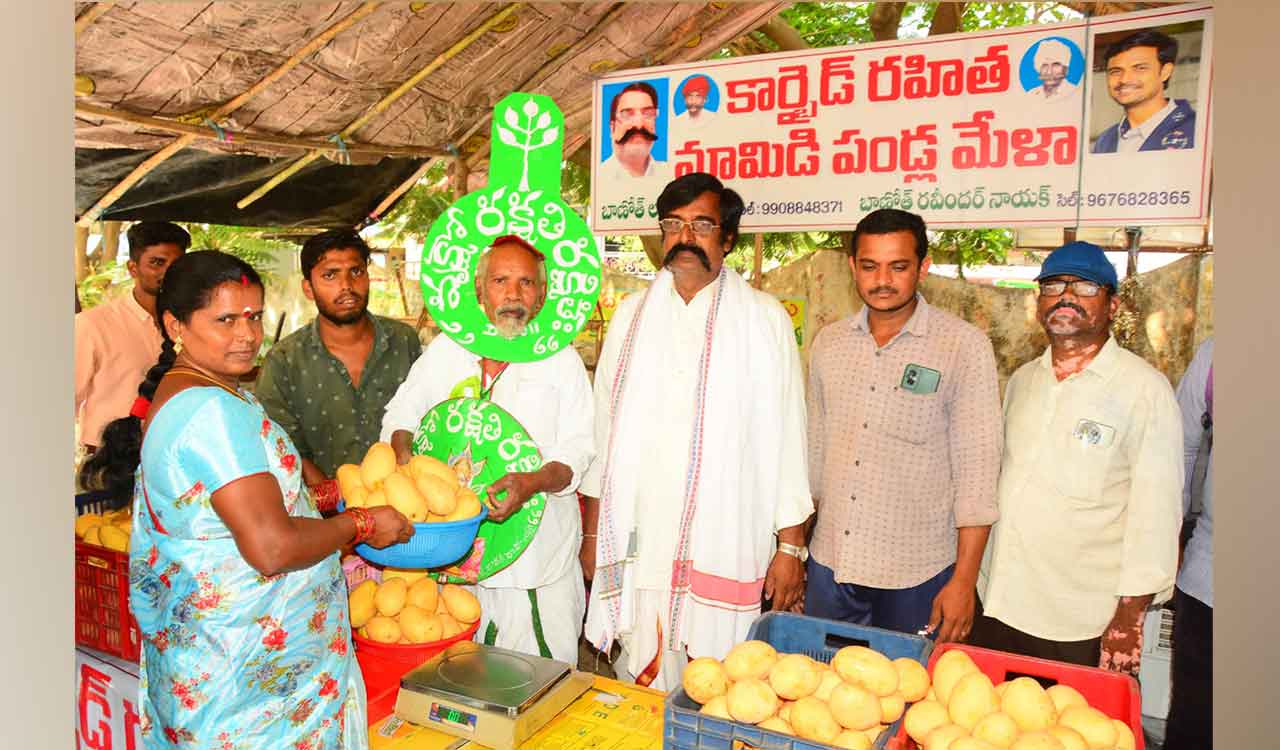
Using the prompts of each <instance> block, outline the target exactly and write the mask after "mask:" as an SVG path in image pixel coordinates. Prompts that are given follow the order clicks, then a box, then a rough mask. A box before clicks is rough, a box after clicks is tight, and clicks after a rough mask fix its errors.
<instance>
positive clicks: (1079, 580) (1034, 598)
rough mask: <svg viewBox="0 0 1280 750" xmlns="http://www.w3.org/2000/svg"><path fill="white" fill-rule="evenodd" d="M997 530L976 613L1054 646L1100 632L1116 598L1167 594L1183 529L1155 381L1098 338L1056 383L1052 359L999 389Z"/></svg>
mask: <svg viewBox="0 0 1280 750" xmlns="http://www.w3.org/2000/svg"><path fill="white" fill-rule="evenodd" d="M1004 424H1005V436H1004V461H1003V463H1002V466H1001V473H1000V488H999V495H1000V520H999V521H997V522H996V524H995V526H993V527H992V537H991V543H990V544H988V545H987V550H986V556H985V559H984V560H983V565H982V576H981V577H980V579H979V589H980V590H981V591H982V605H983V609H984V611H985V613H986V614H987V615H989V616H991V617H994V618H996V619H997V620H1000V621H1001V622H1003V623H1005V624H1007V625H1009V626H1011V627H1013V628H1016V629H1018V630H1021V631H1022V632H1024V633H1028V634H1030V635H1033V636H1036V637H1037V638H1044V639H1046V640H1051V641H1083V640H1088V639H1090V638H1096V637H1098V636H1099V635H1101V634H1102V631H1103V630H1104V629H1106V626H1107V623H1109V622H1110V621H1111V618H1112V616H1113V615H1114V614H1115V610H1116V605H1117V603H1118V601H1119V598H1120V597H1123V596H1145V595H1147V594H1155V595H1156V596H1155V598H1156V603H1157V604H1158V603H1160V602H1162V601H1164V600H1166V599H1168V598H1169V594H1171V593H1172V591H1173V580H1174V574H1175V573H1176V570H1177V562H1178V529H1179V526H1180V525H1181V522H1182V512H1181V503H1182V500H1181V497H1182V417H1181V415H1180V414H1179V412H1178V405H1177V403H1176V402H1175V401H1174V398H1173V389H1172V388H1171V387H1170V386H1169V381H1168V380H1167V379H1166V378H1165V376H1164V375H1163V374H1162V373H1160V372H1159V371H1158V370H1156V369H1155V368H1154V367H1152V366H1151V365H1149V364H1147V363H1146V362H1145V361H1143V360H1142V359H1141V358H1140V357H1138V356H1137V355H1135V354H1133V353H1132V352H1129V351H1127V350H1125V349H1123V348H1121V347H1120V345H1119V344H1117V343H1116V342H1115V340H1114V339H1108V340H1107V342H1106V344H1105V345H1104V346H1103V347H1102V350H1101V351H1099V352H1098V354H1097V356H1095V357H1094V358H1093V361H1092V362H1090V363H1089V365H1088V366H1087V367H1086V368H1085V369H1084V370H1083V371H1082V372H1079V373H1076V374H1074V375H1072V376H1070V377H1068V378H1067V379H1066V380H1063V381H1061V382H1059V381H1058V379H1057V377H1056V376H1055V375H1054V373H1053V361H1052V355H1051V352H1050V350H1047V349H1046V350H1045V352H1044V354H1043V355H1042V356H1040V357H1038V358H1036V359H1034V360H1032V361H1031V362H1028V363H1026V364H1025V365H1023V366H1022V367H1019V368H1018V370H1017V372H1015V373H1014V374H1013V377H1012V378H1010V379H1009V384H1008V386H1007V387H1006V388H1005V399H1004Z"/></svg>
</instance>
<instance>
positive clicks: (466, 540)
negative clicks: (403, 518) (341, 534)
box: [338, 501, 489, 570]
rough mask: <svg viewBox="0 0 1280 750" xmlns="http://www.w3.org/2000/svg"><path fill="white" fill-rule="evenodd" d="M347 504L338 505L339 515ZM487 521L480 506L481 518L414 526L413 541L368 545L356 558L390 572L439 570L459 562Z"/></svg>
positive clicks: (486, 513)
mask: <svg viewBox="0 0 1280 750" xmlns="http://www.w3.org/2000/svg"><path fill="white" fill-rule="evenodd" d="M345 506H346V503H343V502H341V501H339V502H338V512H342V511H343V510H344V509H345ZM488 517H489V509H488V508H486V507H485V506H484V505H483V504H482V505H481V506H480V514H479V515H477V516H473V517H471V518H467V519H463V520H461V521H444V522H441V523H415V524H414V525H413V538H412V539H410V540H409V541H407V542H402V543H400V544H393V545H391V546H389V547H383V548H382V549H378V548H376V547H370V546H369V545H367V544H357V545H356V554H358V555H360V556H361V557H363V558H364V559H366V560H368V561H369V562H371V563H374V564H375V565H382V566H390V567H393V568H413V569H419V570H420V569H423V568H440V567H443V566H445V565H449V564H450V563H455V562H457V561H458V560H460V559H462V558H463V557H464V556H465V555H466V554H467V553H468V552H470V551H471V545H472V544H473V543H475V540H476V532H478V531H479V530H480V523H481V522H482V521H484V519H486V518H488Z"/></svg>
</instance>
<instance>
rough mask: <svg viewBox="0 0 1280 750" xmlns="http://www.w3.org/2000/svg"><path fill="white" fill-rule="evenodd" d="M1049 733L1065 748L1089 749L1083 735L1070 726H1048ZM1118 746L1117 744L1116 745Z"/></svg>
mask: <svg viewBox="0 0 1280 750" xmlns="http://www.w3.org/2000/svg"><path fill="white" fill-rule="evenodd" d="M1048 731H1049V734H1051V735H1053V736H1054V737H1056V738H1057V739H1058V741H1059V742H1061V743H1062V746H1063V747H1064V748H1065V749H1066V750H1089V743H1087V742H1085V741H1084V737H1081V736H1080V733H1079V732H1077V731H1076V730H1074V729H1072V728H1071V727H1057V726H1054V727H1049V730H1048ZM1116 747H1117V748H1119V745H1116Z"/></svg>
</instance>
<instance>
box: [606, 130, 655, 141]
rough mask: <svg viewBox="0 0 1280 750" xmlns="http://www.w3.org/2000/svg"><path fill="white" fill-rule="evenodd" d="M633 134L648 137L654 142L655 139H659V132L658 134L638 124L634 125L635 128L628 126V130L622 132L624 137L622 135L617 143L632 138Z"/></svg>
mask: <svg viewBox="0 0 1280 750" xmlns="http://www.w3.org/2000/svg"><path fill="white" fill-rule="evenodd" d="M633 135H638V136H640V137H641V138H645V139H647V140H648V141H649V142H651V143H652V142H653V141H656V140H658V134H657V133H655V132H653V131H652V130H646V129H644V128H642V127H638V126H637V127H633V128H627V132H625V133H623V134H622V137H621V138H619V139H618V140H617V141H615V143H622V142H623V141H625V140H627V139H628V138H630V137H631V136H633Z"/></svg>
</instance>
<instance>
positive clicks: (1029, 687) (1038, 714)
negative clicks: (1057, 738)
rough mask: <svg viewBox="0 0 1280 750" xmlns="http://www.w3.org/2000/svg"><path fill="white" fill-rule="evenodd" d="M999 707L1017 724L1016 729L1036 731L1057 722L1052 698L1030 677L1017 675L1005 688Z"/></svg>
mask: <svg viewBox="0 0 1280 750" xmlns="http://www.w3.org/2000/svg"><path fill="white" fill-rule="evenodd" d="M1000 709H1001V710H1002V711H1003V712H1004V713H1006V714H1008V715H1009V717H1010V718H1011V719H1013V721H1014V723H1016V724H1017V725H1018V731H1021V732H1038V731H1040V730H1042V729H1048V728H1049V727H1051V726H1053V725H1054V724H1056V723H1057V722H1058V709H1057V708H1056V707H1055V706H1054V703H1053V698H1052V697H1051V696H1050V695H1049V693H1048V692H1046V691H1045V689H1044V688H1042V687H1040V683H1038V682H1036V681H1035V680H1033V679H1031V678H1030V677H1019V678H1017V679H1016V680H1013V681H1011V682H1010V683H1009V686H1008V687H1007V688H1005V691H1004V697H1002V698H1001V699H1000Z"/></svg>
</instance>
